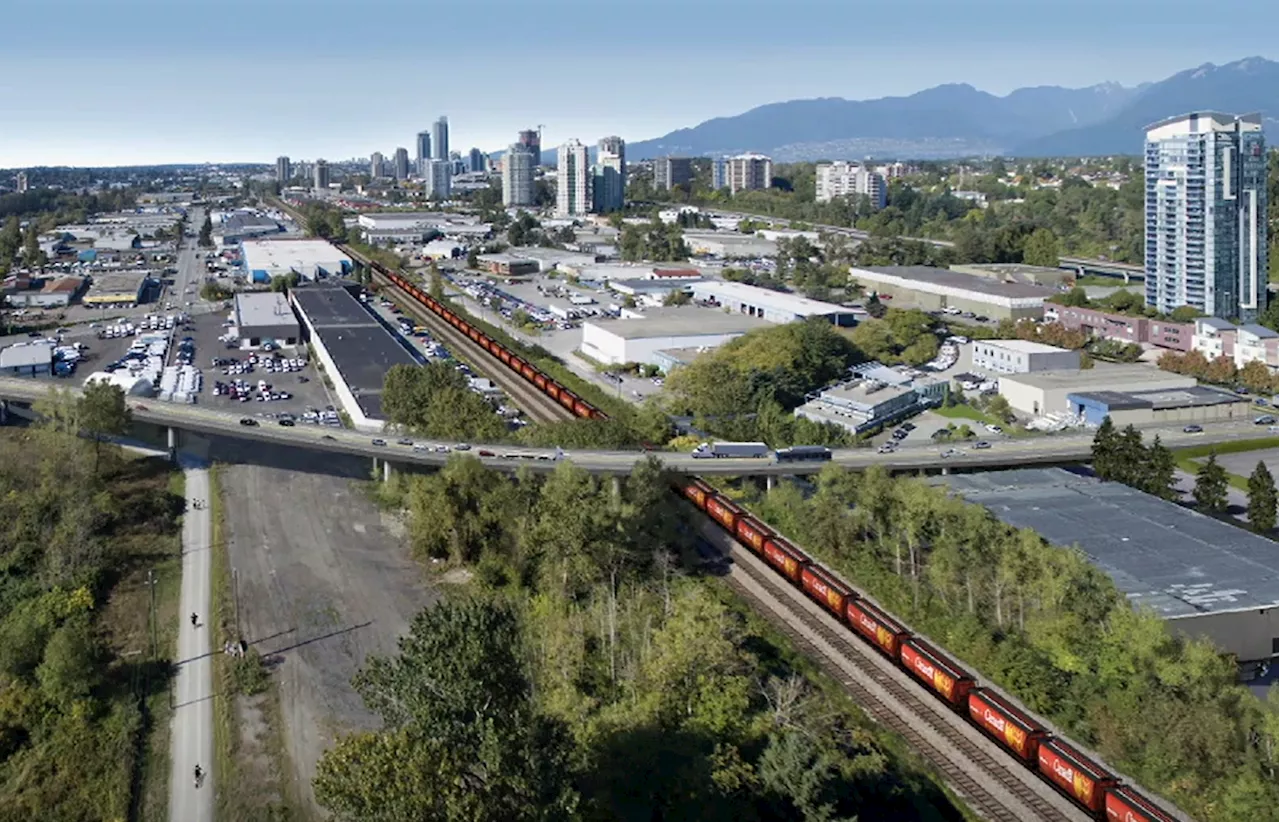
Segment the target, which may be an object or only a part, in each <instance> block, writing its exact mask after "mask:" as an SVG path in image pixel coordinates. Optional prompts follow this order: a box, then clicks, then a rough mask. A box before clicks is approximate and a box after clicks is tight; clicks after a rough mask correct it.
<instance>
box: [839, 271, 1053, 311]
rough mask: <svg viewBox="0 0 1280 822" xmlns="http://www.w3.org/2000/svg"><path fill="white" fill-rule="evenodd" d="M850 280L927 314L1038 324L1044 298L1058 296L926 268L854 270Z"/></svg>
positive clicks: (1034, 287)
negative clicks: (950, 311)
mask: <svg viewBox="0 0 1280 822" xmlns="http://www.w3.org/2000/svg"><path fill="white" fill-rule="evenodd" d="M849 277H850V279H852V280H853V281H854V282H856V283H858V284H859V285H861V286H863V287H864V288H866V289H867V290H869V291H875V292H877V293H879V294H881V295H887V296H889V297H890V298H897V299H899V300H902V301H903V302H908V303H911V304H912V305H914V306H916V307H918V308H922V309H924V310H926V311H937V310H939V309H942V308H956V309H959V310H961V311H972V312H973V313H974V314H980V315H982V316H986V317H991V318H992V319H1000V320H1003V319H1012V320H1021V319H1032V320H1038V319H1040V318H1041V317H1042V316H1043V315H1044V311H1045V302H1044V301H1045V298H1046V297H1050V296H1053V295H1054V294H1055V293H1057V292H1056V291H1054V290H1053V289H1052V288H1045V287H1043V286H1038V285H1026V284H1024V283H1008V282H999V281H997V280H993V279H991V278H989V277H975V276H973V275H971V274H961V273H960V272H958V271H951V270H949V269H946V268H933V267H931V266H927V265H890V266H871V267H869V268H857V267H851V268H850V269H849Z"/></svg>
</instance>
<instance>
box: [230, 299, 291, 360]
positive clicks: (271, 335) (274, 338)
mask: <svg viewBox="0 0 1280 822" xmlns="http://www.w3.org/2000/svg"><path fill="white" fill-rule="evenodd" d="M232 322H234V323H235V329H236V333H237V334H238V335H239V337H240V347H241V348H243V349H253V348H261V347H262V346H263V344H264V343H266V342H274V343H275V344H276V345H297V344H298V339H299V336H300V334H299V330H298V318H297V317H296V316H294V313H293V309H292V308H291V307H290V306H289V301H288V300H287V299H286V298H285V296H284V294H281V293H279V292H277V291H257V292H253V291H250V292H245V293H242V294H237V295H236V302H235V308H234V310H233V312H232Z"/></svg>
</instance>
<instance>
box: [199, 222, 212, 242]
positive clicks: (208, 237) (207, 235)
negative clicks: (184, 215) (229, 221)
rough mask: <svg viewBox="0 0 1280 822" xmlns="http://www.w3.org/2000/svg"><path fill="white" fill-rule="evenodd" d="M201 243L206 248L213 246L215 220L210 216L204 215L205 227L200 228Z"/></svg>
mask: <svg viewBox="0 0 1280 822" xmlns="http://www.w3.org/2000/svg"><path fill="white" fill-rule="evenodd" d="M199 243H200V245H201V246H202V247H204V248H209V247H211V246H212V245H213V218H211V217H210V216H209V215H208V214H206V215H204V225H202V226H200V239H199Z"/></svg>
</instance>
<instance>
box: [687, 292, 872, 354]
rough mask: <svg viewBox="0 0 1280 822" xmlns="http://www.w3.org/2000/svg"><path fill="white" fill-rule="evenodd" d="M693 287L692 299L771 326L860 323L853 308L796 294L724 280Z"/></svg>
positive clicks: (847, 324)
mask: <svg viewBox="0 0 1280 822" xmlns="http://www.w3.org/2000/svg"><path fill="white" fill-rule="evenodd" d="M690 288H691V289H692V291H693V299H694V300H696V301H698V302H712V303H714V304H716V305H718V306H722V307H723V308H725V309H727V310H728V311H729V312H731V313H734V314H746V315H747V316H750V317H759V318H760V319H762V320H768V321H769V322H771V323H790V322H795V321H796V320H807V319H809V318H810V317H822V318H824V319H826V320H827V321H828V322H830V323H831V324H832V325H839V326H843V327H846V328H848V327H852V326H853V325H854V324H855V323H856V322H857V315H856V313H855V312H854V310H853V309H852V308H845V307H844V306H842V305H836V304H835V303H824V302H822V301H820V300H811V299H809V298H808V297H800V296H797V295H795V294H783V293H782V292H779V291H771V290H770V289H768V288H760V287H759V286H754V285H746V284H744V283H730V282H724V281H723V280H701V281H699V282H695V283H693V284H692V285H691V286H690ZM672 347H677V346H672Z"/></svg>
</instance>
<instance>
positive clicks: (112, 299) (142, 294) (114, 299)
mask: <svg viewBox="0 0 1280 822" xmlns="http://www.w3.org/2000/svg"><path fill="white" fill-rule="evenodd" d="M91 279H92V282H91V283H90V285H89V292H88V293H87V294H85V296H84V299H83V300H82V302H83V303H84V304H85V305H92V306H106V305H115V306H134V305H138V304H139V303H144V302H146V301H147V297H148V296H149V292H150V290H151V286H152V284H153V283H154V281H153V280H152V279H151V278H150V277H149V276H148V274H147V272H145V271H121V272H114V273H104V274H94V275H93V277H92V278H91Z"/></svg>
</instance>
